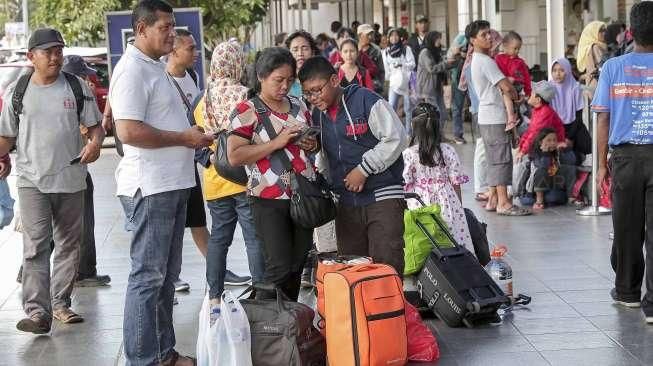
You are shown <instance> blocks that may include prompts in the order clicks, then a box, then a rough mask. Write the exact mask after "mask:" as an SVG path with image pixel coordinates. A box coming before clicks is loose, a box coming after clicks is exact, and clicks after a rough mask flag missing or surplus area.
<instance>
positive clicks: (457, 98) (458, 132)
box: [451, 85, 466, 138]
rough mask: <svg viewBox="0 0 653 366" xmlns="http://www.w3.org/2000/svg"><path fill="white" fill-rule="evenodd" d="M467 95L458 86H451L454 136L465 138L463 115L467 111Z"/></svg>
mask: <svg viewBox="0 0 653 366" xmlns="http://www.w3.org/2000/svg"><path fill="white" fill-rule="evenodd" d="M465 93H466V92H464V91H461V90H460V89H458V86H457V85H452V86H451V114H452V115H453V135H454V137H461V138H462V137H463V133H464V130H463V114H464V111H465Z"/></svg>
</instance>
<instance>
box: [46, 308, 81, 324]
mask: <svg viewBox="0 0 653 366" xmlns="http://www.w3.org/2000/svg"><path fill="white" fill-rule="evenodd" d="M52 316H53V317H54V318H55V319H57V320H58V321H60V322H62V323H64V324H73V323H81V322H83V321H84V318H82V316H81V315H79V314H77V313H75V312H74V311H72V310H70V309H69V308H61V309H57V310H55V311H53V312H52Z"/></svg>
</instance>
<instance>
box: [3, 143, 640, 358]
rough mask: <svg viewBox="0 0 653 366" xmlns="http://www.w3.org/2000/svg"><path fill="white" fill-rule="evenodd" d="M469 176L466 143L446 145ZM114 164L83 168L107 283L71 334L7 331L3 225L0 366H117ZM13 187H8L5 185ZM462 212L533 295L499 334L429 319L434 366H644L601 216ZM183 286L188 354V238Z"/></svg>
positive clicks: (120, 238) (77, 297) (16, 297)
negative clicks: (501, 248) (615, 287)
mask: <svg viewBox="0 0 653 366" xmlns="http://www.w3.org/2000/svg"><path fill="white" fill-rule="evenodd" d="M456 148H457V150H458V151H459V152H460V154H461V156H462V158H463V161H464V163H465V164H464V165H465V166H466V167H468V168H469V172H468V173H469V174H470V176H471V173H472V172H471V167H472V164H471V158H472V145H471V144H468V145H464V146H457V147H456ZM117 161H118V157H117V156H116V155H115V153H114V152H113V151H112V150H105V151H103V155H102V157H101V159H100V161H99V162H98V163H96V164H95V165H94V166H93V167H92V168H91V172H92V174H93V177H94V180H95V185H96V193H95V205H96V208H95V209H96V223H97V224H96V237H97V241H98V244H97V246H98V263H99V265H98V267H99V270H100V272H101V273H103V274H105V273H106V274H110V275H111V277H112V279H113V281H112V283H111V286H110V287H106V288H101V289H78V290H76V291H75V293H74V298H73V304H74V308H75V309H76V310H77V311H79V312H80V313H82V314H83V315H84V316H85V319H86V321H85V322H84V323H82V324H78V325H70V326H69V325H62V324H60V323H55V324H54V327H53V330H52V333H51V334H50V335H48V336H40V337H35V336H32V335H27V334H21V333H19V332H18V331H16V330H15V323H16V321H17V320H19V319H20V318H21V317H22V316H23V313H22V311H21V310H20V309H21V305H20V303H21V302H20V296H21V295H20V287H19V286H18V285H17V284H16V283H15V281H14V279H15V277H16V271H17V270H18V266H19V264H20V260H21V248H22V247H21V239H20V236H19V235H18V234H16V233H14V232H13V231H12V230H11V228H5V229H4V230H2V231H0V258H2V266H0V344H1V345H2V347H0V365H80V366H81V365H97V366H103V365H122V364H123V363H124V359H123V357H122V346H121V342H122V331H121V327H122V312H123V309H122V307H123V297H124V292H125V286H126V283H127V274H128V272H129V257H128V255H129V235H128V234H126V233H125V232H124V231H123V228H122V216H121V214H122V211H121V209H120V206H119V203H118V201H117V199H116V198H115V197H114V196H113V193H114V187H115V184H114V179H113V171H114V167H115V165H116V163H117ZM10 181H11V182H13V181H14V180H13V179H10ZM463 194H464V202H465V205H466V206H468V207H470V208H472V209H473V210H474V211H475V212H476V213H477V215H478V216H479V218H480V219H481V220H483V221H486V222H487V223H488V226H489V237H490V240H491V241H492V242H501V243H505V244H507V245H508V247H509V250H510V252H509V254H510V257H509V260H510V263H511V264H512V266H513V269H514V278H515V288H516V291H517V292H522V293H526V294H529V295H531V296H532V297H533V302H532V304H531V305H529V306H527V307H525V308H520V309H516V310H515V311H514V312H513V313H512V314H510V315H509V316H507V317H506V318H505V319H504V323H503V324H502V325H500V326H494V327H490V326H487V327H481V328H477V329H453V328H449V327H447V326H446V325H444V324H443V323H442V322H440V321H438V320H429V321H428V322H429V325H430V326H431V327H432V329H433V330H434V332H435V333H436V335H437V338H438V342H439V344H440V350H441V354H442V357H441V359H440V361H439V362H437V363H436V364H437V365H461V366H463V365H464V366H467V365H504V366H505V365H528V366H539V365H573V366H576V365H592V366H600V365H606V366H607V365H652V364H653V326H647V325H645V324H644V318H643V315H642V314H641V312H640V311H639V310H625V309H622V308H617V307H615V306H614V305H612V303H611V302H610V297H609V295H608V291H609V289H610V288H611V284H612V280H613V278H614V275H613V273H612V270H611V268H610V264H609V260H608V259H609V253H610V241H609V240H608V232H609V231H610V228H611V225H612V224H611V221H610V218H609V217H598V218H596V217H580V216H577V215H575V212H574V210H573V209H572V208H569V207H561V208H552V209H547V210H545V212H543V213H541V214H538V215H535V216H531V217H523V218H504V217H497V216H496V215H494V214H486V213H485V212H484V211H483V210H482V209H481V207H480V206H479V205H478V204H477V203H476V202H474V201H473V199H472V192H471V184H469V185H467V186H466V187H464V191H463ZM245 258H246V257H245V251H244V246H243V242H242V236H240V232H237V234H236V238H235V243H234V245H233V246H232V248H231V250H230V253H229V267H230V268H231V269H232V270H234V271H235V272H237V273H246V272H247V263H246V259H245ZM182 278H183V279H185V280H187V281H189V282H190V283H191V288H192V289H191V291H190V292H189V293H188V294H181V295H179V305H178V306H176V307H175V326H176V332H177V349H178V350H179V351H181V352H182V353H189V354H194V353H195V340H196V336H197V335H196V332H197V313H198V311H199V308H200V305H201V301H202V295H203V293H204V288H205V282H204V260H203V259H202V258H201V256H200V255H199V253H198V251H197V250H196V249H195V247H194V245H193V242H192V240H191V239H190V235H187V237H186V242H185V247H184V265H183V270H182Z"/></svg>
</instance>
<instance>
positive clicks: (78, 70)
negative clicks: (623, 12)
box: [61, 55, 97, 76]
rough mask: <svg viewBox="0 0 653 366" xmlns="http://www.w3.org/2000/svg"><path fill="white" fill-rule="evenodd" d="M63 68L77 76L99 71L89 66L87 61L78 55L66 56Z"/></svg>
mask: <svg viewBox="0 0 653 366" xmlns="http://www.w3.org/2000/svg"><path fill="white" fill-rule="evenodd" d="M61 70H62V71H65V72H68V73H71V74H73V75H77V76H88V75H89V74H90V75H92V74H95V73H97V72H96V71H95V69H92V68H90V67H88V65H87V64H86V61H84V59H83V58H82V57H81V56H78V55H68V56H65V57H64V58H63V67H62V68H61Z"/></svg>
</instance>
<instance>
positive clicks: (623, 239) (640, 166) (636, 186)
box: [592, 1, 653, 323]
mask: <svg viewBox="0 0 653 366" xmlns="http://www.w3.org/2000/svg"><path fill="white" fill-rule="evenodd" d="M630 24H631V27H632V33H633V38H634V40H635V49H634V51H633V52H632V53H629V54H627V55H624V56H621V57H617V58H614V59H611V60H608V61H607V62H606V63H605V65H604V66H603V68H602V70H601V75H600V77H599V84H598V86H597V89H596V94H595V95H594V100H593V101H592V111H594V112H597V113H598V146H599V171H598V174H597V180H598V182H599V183H600V182H601V181H603V179H604V178H605V176H606V174H607V171H608V161H607V155H608V146H609V147H610V148H611V149H612V156H611V157H610V162H609V163H610V172H611V175H612V179H613V181H612V223H613V227H614V242H613V244H612V255H611V262H612V268H613V269H614V271H615V274H616V277H615V288H614V289H612V291H611V292H610V295H611V296H612V298H613V300H614V301H615V303H616V304H618V305H622V306H626V307H630V308H637V307H640V306H641V307H642V310H643V311H644V315H645V316H646V322H647V323H653V229H651V228H653V209H651V208H652V207H653V164H652V162H653V160H652V159H651V157H653V2H647V1H646V2H641V3H638V4H636V5H634V6H633V8H632V10H631V12H630ZM648 229H651V230H652V231H651V232H650V233H649V232H648ZM642 243H646V261H645V260H644V254H643V251H642ZM645 267H646V268H647V274H646V288H647V292H646V295H645V296H644V298H643V299H642V294H641V288H642V279H643V277H644V268H645Z"/></svg>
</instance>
